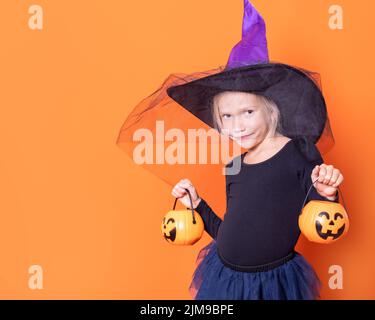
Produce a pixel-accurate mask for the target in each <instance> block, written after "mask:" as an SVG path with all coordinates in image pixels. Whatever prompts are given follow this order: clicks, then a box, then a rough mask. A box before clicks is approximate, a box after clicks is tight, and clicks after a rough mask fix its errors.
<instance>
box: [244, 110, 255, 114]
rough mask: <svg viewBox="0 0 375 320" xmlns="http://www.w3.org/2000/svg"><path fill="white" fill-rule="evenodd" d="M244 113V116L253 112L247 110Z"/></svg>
mask: <svg viewBox="0 0 375 320" xmlns="http://www.w3.org/2000/svg"><path fill="white" fill-rule="evenodd" d="M245 112H246V114H251V113H253V110H250V109H249V110H246V111H245Z"/></svg>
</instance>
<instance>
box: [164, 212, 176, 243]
mask: <svg viewBox="0 0 375 320" xmlns="http://www.w3.org/2000/svg"><path fill="white" fill-rule="evenodd" d="M165 220H167V219H166V217H164V218H163V231H164V232H163V235H164V238H165V240H167V241H172V242H173V241H175V240H176V231H177V229H176V223H175V220H174V219H173V218H168V220H167V221H165Z"/></svg>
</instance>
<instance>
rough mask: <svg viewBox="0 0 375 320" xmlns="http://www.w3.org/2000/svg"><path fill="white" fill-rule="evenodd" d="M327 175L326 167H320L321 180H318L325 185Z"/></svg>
mask: <svg viewBox="0 0 375 320" xmlns="http://www.w3.org/2000/svg"><path fill="white" fill-rule="evenodd" d="M325 175H326V168H325V165H324V164H322V165H320V166H319V178H318V181H319V182H321V183H323V181H324V177H325Z"/></svg>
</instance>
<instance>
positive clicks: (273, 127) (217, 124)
mask: <svg viewBox="0 0 375 320" xmlns="http://www.w3.org/2000/svg"><path fill="white" fill-rule="evenodd" d="M223 92H225V91H222V92H220V93H218V94H216V95H214V96H212V97H211V98H210V100H209V107H210V110H211V115H212V119H213V123H214V128H215V129H216V130H218V131H219V132H221V125H222V121H221V117H220V115H219V108H218V106H217V104H215V103H214V98H215V97H216V96H218V95H220V94H221V93H223ZM254 95H255V96H256V97H257V99H258V101H260V103H261V105H262V106H264V107H265V111H266V114H267V117H268V120H269V123H270V127H269V131H270V132H271V136H274V135H276V134H283V130H282V126H281V115H280V110H279V108H278V107H277V105H276V103H275V102H274V101H273V100H271V99H269V98H267V97H265V96H263V95H259V94H254Z"/></svg>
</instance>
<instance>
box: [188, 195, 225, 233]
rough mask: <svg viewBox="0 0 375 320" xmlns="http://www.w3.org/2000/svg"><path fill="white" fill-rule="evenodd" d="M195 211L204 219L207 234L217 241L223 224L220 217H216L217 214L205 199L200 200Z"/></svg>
mask: <svg viewBox="0 0 375 320" xmlns="http://www.w3.org/2000/svg"><path fill="white" fill-rule="evenodd" d="M194 210H195V211H196V212H198V213H199V214H200V216H201V217H202V220H203V222H204V229H205V230H206V232H207V233H208V234H209V235H210V236H211V237H212V238H213V239H216V236H217V231H218V230H219V226H220V224H221V222H222V220H221V219H220V217H219V216H217V215H216V213H215V212H214V211H213V210H212V209H211V207H210V206H209V205H208V204H207V202H206V201H205V200H204V199H203V198H200V201H199V203H198V205H197V207H196V208H195V209H194Z"/></svg>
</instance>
